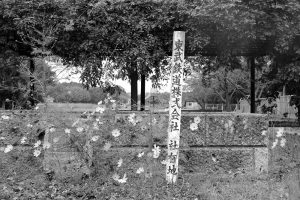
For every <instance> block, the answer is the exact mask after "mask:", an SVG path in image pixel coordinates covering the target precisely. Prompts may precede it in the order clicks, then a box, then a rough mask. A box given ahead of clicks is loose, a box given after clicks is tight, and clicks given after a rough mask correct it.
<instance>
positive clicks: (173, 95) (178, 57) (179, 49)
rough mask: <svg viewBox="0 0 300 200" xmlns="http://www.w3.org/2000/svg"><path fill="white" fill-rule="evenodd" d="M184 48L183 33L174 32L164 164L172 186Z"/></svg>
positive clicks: (174, 177) (176, 157) (175, 167)
mask: <svg viewBox="0 0 300 200" xmlns="http://www.w3.org/2000/svg"><path fill="white" fill-rule="evenodd" d="M184 46H185V32H183V31H175V32H174V34H173V52H172V71H171V78H170V80H171V91H170V102H169V126H168V143H167V146H168V156H167V164H166V180H167V182H168V183H172V184H174V183H176V181H177V176H178V158H179V139H180V121H181V106H182V82H183V66H184Z"/></svg>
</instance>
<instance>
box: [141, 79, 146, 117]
mask: <svg viewBox="0 0 300 200" xmlns="http://www.w3.org/2000/svg"><path fill="white" fill-rule="evenodd" d="M145 89H146V76H145V75H144V74H142V75H141V111H143V110H145V102H146V99H145V97H146V92H145Z"/></svg>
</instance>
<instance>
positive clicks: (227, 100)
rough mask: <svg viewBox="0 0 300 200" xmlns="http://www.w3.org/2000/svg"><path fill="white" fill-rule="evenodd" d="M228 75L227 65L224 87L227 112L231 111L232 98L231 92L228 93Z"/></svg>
mask: <svg viewBox="0 0 300 200" xmlns="http://www.w3.org/2000/svg"><path fill="white" fill-rule="evenodd" d="M227 75H228V69H227V67H225V76H224V78H225V79H224V81H225V83H224V88H225V100H226V102H225V103H226V105H225V110H226V111H227V112H230V98H229V94H228V80H227Z"/></svg>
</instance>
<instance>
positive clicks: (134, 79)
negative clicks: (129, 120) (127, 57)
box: [130, 71, 138, 111]
mask: <svg viewBox="0 0 300 200" xmlns="http://www.w3.org/2000/svg"><path fill="white" fill-rule="evenodd" d="M130 82H131V84H130V85H131V88H130V89H131V101H130V102H131V110H135V111H136V110H137V107H138V104H137V103H138V74H137V71H132V72H131V74H130Z"/></svg>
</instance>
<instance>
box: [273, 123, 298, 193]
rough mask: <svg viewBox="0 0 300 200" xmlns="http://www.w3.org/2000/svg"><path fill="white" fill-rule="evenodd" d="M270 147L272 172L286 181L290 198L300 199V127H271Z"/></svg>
mask: <svg viewBox="0 0 300 200" xmlns="http://www.w3.org/2000/svg"><path fill="white" fill-rule="evenodd" d="M276 141H277V142H276ZM282 141H286V142H282ZM268 147H269V156H270V159H269V169H270V172H271V174H272V175H273V176H275V178H276V179H277V180H279V181H282V182H285V184H286V186H287V190H288V193H289V199H300V185H299V183H300V127H270V128H269V145H268Z"/></svg>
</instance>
